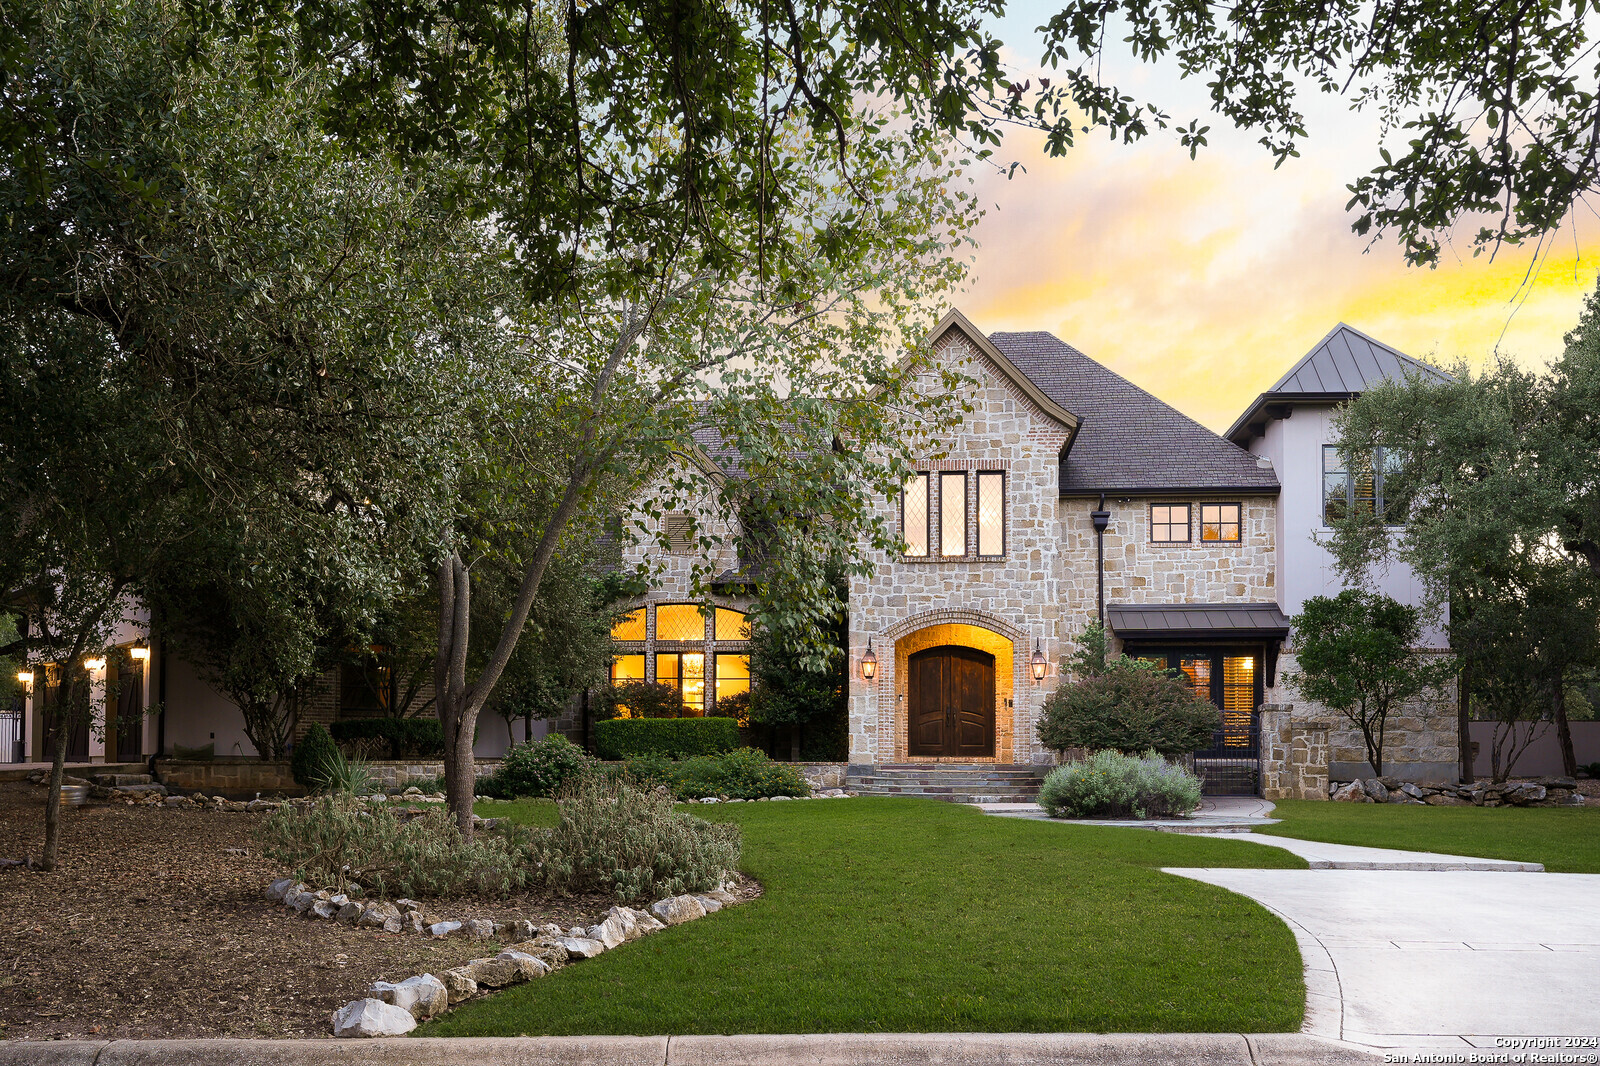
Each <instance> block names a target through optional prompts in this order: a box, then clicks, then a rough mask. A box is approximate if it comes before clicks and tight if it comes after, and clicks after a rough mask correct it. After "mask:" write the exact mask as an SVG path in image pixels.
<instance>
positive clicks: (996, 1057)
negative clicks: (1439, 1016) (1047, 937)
mask: <svg viewBox="0 0 1600 1066" xmlns="http://www.w3.org/2000/svg"><path fill="white" fill-rule="evenodd" d="M1377 1061H1379V1060H1378V1059H1377V1058H1376V1057H1374V1056H1372V1055H1370V1054H1366V1053H1364V1052H1361V1051H1358V1050H1353V1049H1351V1048H1348V1047H1340V1046H1338V1045H1337V1044H1332V1043H1328V1042H1325V1041H1322V1040H1319V1039H1316V1038H1313V1037H1306V1036H1302V1035H1300V1034H1298V1033H1251V1034H1238V1033H1221V1034H1207V1033H1112V1034H1103V1033H870V1034H859V1033H819V1034H812V1035H804V1036H673V1037H666V1036H566V1037H454V1038H448V1039H447V1038H427V1037H421V1038H415V1039H399V1040H113V1041H109V1042H89V1041H83V1042H75V1041H59V1042H56V1041H42V1040H30V1041H22V1040H13V1041H0V1066H322V1064H324V1063H333V1064H336V1066H1025V1064H1031V1063H1040V1064H1050V1066H1113V1064H1115V1066H1123V1064H1127V1066H1134V1064H1152V1066H1341V1064H1344V1063H1372V1062H1377Z"/></svg>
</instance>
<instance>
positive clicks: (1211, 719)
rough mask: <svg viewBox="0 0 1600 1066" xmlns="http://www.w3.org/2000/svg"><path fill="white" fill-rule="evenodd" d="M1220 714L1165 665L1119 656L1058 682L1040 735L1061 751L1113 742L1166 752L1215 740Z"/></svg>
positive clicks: (1199, 746)
mask: <svg viewBox="0 0 1600 1066" xmlns="http://www.w3.org/2000/svg"><path fill="white" fill-rule="evenodd" d="M1221 726H1222V715H1221V712H1219V711H1218V710H1217V708H1216V706H1215V705H1214V704H1213V703H1211V701H1209V700H1206V699H1202V698H1201V697H1199V696H1196V695H1195V694H1194V691H1193V690H1192V689H1190V688H1189V686H1188V685H1187V684H1185V683H1184V682H1182V681H1180V680H1178V679H1177V678H1175V677H1173V676H1172V675H1171V674H1169V673H1167V672H1166V671H1165V670H1161V669H1159V668H1157V667H1154V666H1151V665H1148V664H1146V663H1141V662H1138V661H1136V660H1133V659H1127V658H1117V659H1113V660H1111V661H1110V662H1109V663H1107V664H1106V669H1105V672H1104V673H1102V674H1098V675H1093V676H1090V677H1085V678H1083V679H1082V680H1080V681H1074V682H1071V683H1069V684H1065V685H1062V686H1060V687H1059V688H1057V689H1056V690H1055V691H1054V692H1052V693H1051V694H1050V697H1049V698H1048V699H1047V700H1045V703H1044V713H1043V715H1041V716H1040V720H1039V739H1040V740H1041V741H1042V742H1043V743H1044V744H1045V745H1046V746H1048V747H1051V748H1054V749H1056V750H1057V751H1064V750H1066V749H1067V748H1090V749H1101V748H1110V749H1112V750H1114V751H1122V752H1135V751H1149V750H1152V749H1154V750H1155V751H1157V752H1160V753H1161V754H1163V755H1178V754H1181V753H1184V752H1190V751H1198V750H1200V749H1202V748H1204V747H1206V746H1207V745H1209V744H1210V743H1211V738H1212V734H1213V733H1215V732H1216V730H1218V729H1220V728H1221Z"/></svg>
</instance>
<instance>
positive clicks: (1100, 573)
mask: <svg viewBox="0 0 1600 1066" xmlns="http://www.w3.org/2000/svg"><path fill="white" fill-rule="evenodd" d="M1089 519H1090V521H1092V522H1093V523H1094V583H1095V603H1096V611H1095V617H1096V618H1097V619H1098V620H1099V622H1100V628H1101V629H1104V628H1105V626H1106V527H1107V526H1109V525H1111V512H1110V511H1108V510H1106V494H1105V493H1103V492H1102V493H1101V494H1100V509H1099V510H1098V511H1090V512H1089Z"/></svg>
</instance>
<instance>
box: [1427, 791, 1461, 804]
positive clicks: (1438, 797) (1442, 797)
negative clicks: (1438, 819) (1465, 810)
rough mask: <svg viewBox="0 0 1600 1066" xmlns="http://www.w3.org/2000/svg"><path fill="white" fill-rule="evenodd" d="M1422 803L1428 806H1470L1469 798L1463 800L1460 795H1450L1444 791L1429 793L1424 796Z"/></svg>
mask: <svg viewBox="0 0 1600 1066" xmlns="http://www.w3.org/2000/svg"><path fill="white" fill-rule="evenodd" d="M1422 802H1423V803H1426V804H1427V805H1428V806H1430V807H1470V806H1472V801H1471V800H1464V799H1462V798H1461V797H1460V796H1452V795H1449V794H1447V793H1444V792H1434V793H1430V794H1429V795H1428V796H1426V797H1424V799H1423V801H1422Z"/></svg>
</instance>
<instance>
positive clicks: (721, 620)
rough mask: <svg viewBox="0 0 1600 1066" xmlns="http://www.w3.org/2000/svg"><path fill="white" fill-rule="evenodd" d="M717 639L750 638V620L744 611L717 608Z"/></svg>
mask: <svg viewBox="0 0 1600 1066" xmlns="http://www.w3.org/2000/svg"><path fill="white" fill-rule="evenodd" d="M716 631H717V640H719V641H722V640H749V639H750V622H749V619H748V618H747V617H746V616H745V613H744V612H743V611H733V610H729V609H728V608H726V607H718V608H717V630H716Z"/></svg>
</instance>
